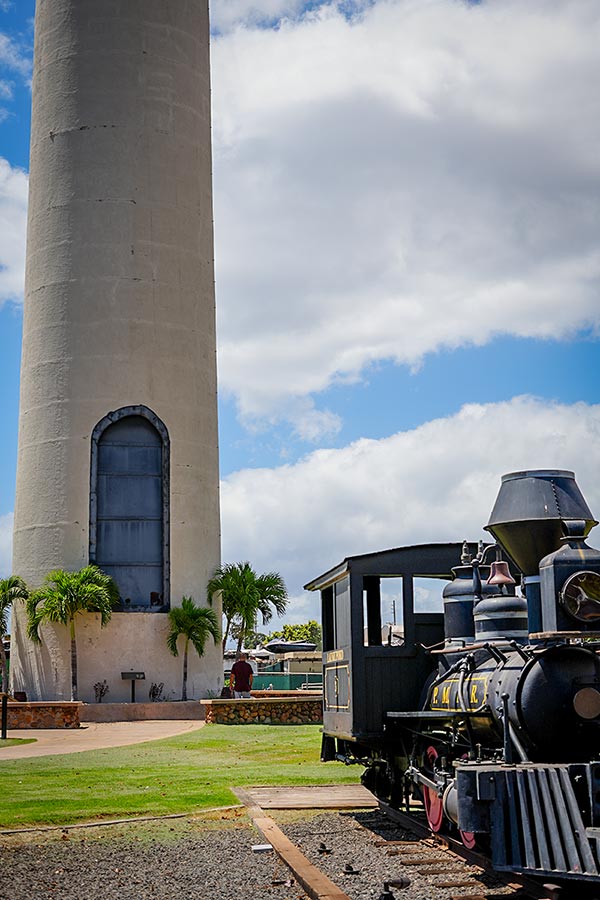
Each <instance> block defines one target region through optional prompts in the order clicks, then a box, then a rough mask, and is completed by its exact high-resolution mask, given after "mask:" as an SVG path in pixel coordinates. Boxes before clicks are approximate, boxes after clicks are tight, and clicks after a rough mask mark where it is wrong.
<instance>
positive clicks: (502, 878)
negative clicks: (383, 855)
mask: <svg viewBox="0 0 600 900" xmlns="http://www.w3.org/2000/svg"><path fill="white" fill-rule="evenodd" d="M379 808H380V809H381V811H382V812H383V813H384V814H385V815H386V816H388V817H389V818H391V819H393V820H394V821H395V822H397V823H398V824H399V825H402V826H403V827H404V828H407V829H410V830H411V831H413V833H414V834H415V836H416V838H417V839H416V840H415V841H414V844H413V846H412V847H409V846H407V842H403V841H400V842H398V843H399V847H398V850H397V852H398V854H399V855H400V857H401V860H402V864H403V865H404V866H409V867H411V866H415V867H417V870H418V871H419V872H420V874H424V873H426V874H429V875H433V874H436V875H437V874H439V875H441V876H445V875H448V876H449V877H448V878H447V879H446V880H443V879H440V881H439V882H438V885H439V887H453V886H456V887H461V888H462V887H469V886H471V885H473V886H474V887H476V886H477V885H478V883H479V889H478V891H477V893H473V894H464V893H461V894H460V895H458V896H457V897H456V898H454V897H453V898H452V900H492V898H493V897H494V896H497V897H512V898H513V900H530V898H531V900H558V891H557V890H555V889H554V888H553V887H551V886H549V885H546V886H544V885H540V884H538V883H537V882H535V881H533V880H532V879H529V878H526V877H523V876H520V875H516V874H513V873H510V874H506V875H505V874H504V873H502V872H496V871H495V870H494V869H492V868H491V866H490V862H489V860H488V858H487V857H486V856H484V855H483V854H481V853H478V852H477V851H475V850H470V849H468V848H467V847H465V846H464V844H463V843H462V842H461V841H460V840H458V839H453V838H452V837H449V836H447V835H438V834H432V833H431V831H430V829H429V828H428V826H427V825H425V824H424V823H423V822H421V821H418V819H417V818H416V817H415V814H414V813H411V814H408V813H404V812H401V811H400V810H397V809H395V808H394V807H391V806H389V805H388V804H387V803H384V802H382V801H380V802H379ZM377 843H378V844H380V845H382V846H384V847H386V842H377ZM389 843H390V842H387V849H388V853H394V852H396V851H395V850H393V849H392V848H391V847H390V846H389ZM461 865H462V869H463V871H469V872H470V874H469V875H468V876H466V875H465V876H463V877H461V876H460V874H459V873H460V871H461ZM466 867H469V869H466ZM473 870H475V871H473ZM451 872H456V873H457V874H456V878H455V879H454V880H453V879H452V877H451V876H450V873H451ZM485 875H489V876H491V877H493V878H494V880H496V881H498V882H501V883H502V884H503V885H504V889H503V890H502V893H501V894H499V893H498V890H497V889H494V888H490V889H489V890H482V889H481V882H480V881H479V879H480V878H481V876H485Z"/></svg>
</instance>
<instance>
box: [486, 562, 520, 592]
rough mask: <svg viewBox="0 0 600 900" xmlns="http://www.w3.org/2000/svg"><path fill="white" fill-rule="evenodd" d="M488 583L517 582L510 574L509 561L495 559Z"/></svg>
mask: <svg viewBox="0 0 600 900" xmlns="http://www.w3.org/2000/svg"><path fill="white" fill-rule="evenodd" d="M486 584H497V585H500V586H502V585H503V584H515V579H514V578H513V577H512V575H511V574H510V568H509V566H508V563H507V562H505V560H503V559H497V560H495V561H494V562H493V563H492V565H491V566H490V577H489V578H488V580H487V581H486Z"/></svg>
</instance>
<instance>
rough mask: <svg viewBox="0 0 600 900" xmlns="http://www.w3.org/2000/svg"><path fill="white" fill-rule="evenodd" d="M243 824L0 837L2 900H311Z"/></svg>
mask: <svg viewBox="0 0 600 900" xmlns="http://www.w3.org/2000/svg"><path fill="white" fill-rule="evenodd" d="M260 843H264V841H263V839H262V837H261V836H260V835H259V834H258V833H257V832H256V831H255V830H254V829H253V828H251V827H249V826H248V824H247V820H245V819H242V818H241V817H240V818H239V819H238V820H237V821H235V820H232V819H231V818H229V817H225V819H224V820H222V821H220V822H214V821H213V822H206V820H193V821H189V820H185V821H181V820H175V821H174V820H170V822H169V823H168V824H167V823H165V822H160V823H145V824H144V825H137V826H136V825H128V826H126V827H124V826H107V827H102V828H98V829H96V828H94V829H89V830H87V829H86V830H83V829H72V830H71V831H68V832H66V833H64V832H63V833H61V832H60V831H59V832H49V833H47V834H46V835H41V834H40V833H39V832H38V833H36V834H35V835H27V836H25V835H14V836H10V837H7V836H4V837H1V838H0V900H47V898H52V900H146V898H148V900H155V898H156V900H158V898H160V900H242V898H243V900H254V898H256V900H307V896H306V894H305V893H304V891H303V890H302V888H301V887H299V885H297V884H296V883H295V882H294V881H293V880H290V879H291V876H290V872H289V870H288V869H287V868H286V867H285V866H284V865H283V863H281V862H280V861H279V859H278V858H277V857H276V856H275V854H274V853H273V852H270V853H255V852H253V850H252V846H253V845H257V844H260Z"/></svg>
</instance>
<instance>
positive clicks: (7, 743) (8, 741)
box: [0, 738, 36, 759]
mask: <svg viewBox="0 0 600 900" xmlns="http://www.w3.org/2000/svg"><path fill="white" fill-rule="evenodd" d="M35 743H36V738H4V740H1V739H0V759H2V751H3V750H4V748H5V747H16V746H17V744H35Z"/></svg>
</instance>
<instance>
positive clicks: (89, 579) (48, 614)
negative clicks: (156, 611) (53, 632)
mask: <svg viewBox="0 0 600 900" xmlns="http://www.w3.org/2000/svg"><path fill="white" fill-rule="evenodd" d="M118 603H119V589H118V588H117V585H116V584H115V582H114V581H113V579H112V578H111V577H110V575H106V574H105V573H104V572H103V571H102V570H101V569H99V568H98V566H84V567H83V569H80V570H79V572H65V570H64V569H54V571H52V572H49V573H48V575H46V578H45V579H44V583H43V585H42V586H41V588H39V590H37V591H34V592H33V593H32V594H31V595H30V596H29V599H28V601H27V619H28V622H27V636H28V637H29V638H30V639H31V640H32V641H36V642H37V643H39V642H40V641H41V638H40V633H39V627H40V625H41V624H42V622H45V621H47V622H52V623H59V624H60V625H65V626H66V627H67V628H68V629H69V635H70V638H71V700H77V643H76V640H75V616H76V615H77V614H78V613H84V612H89V613H100V625H101V626H102V627H103V628H104V626H105V625H108V623H109V621H110V618H111V616H112V611H113V607H114V606H116V605H117V604H118Z"/></svg>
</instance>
